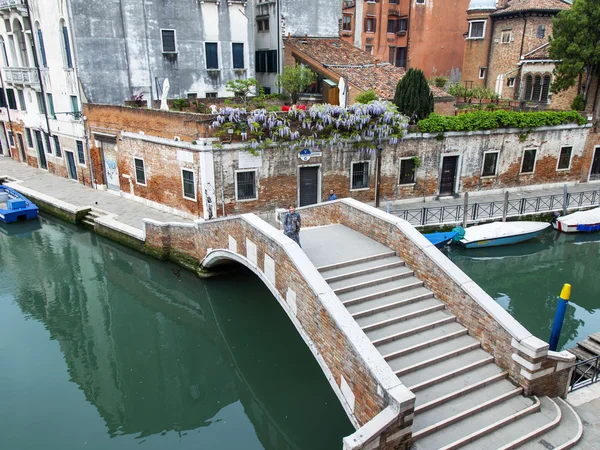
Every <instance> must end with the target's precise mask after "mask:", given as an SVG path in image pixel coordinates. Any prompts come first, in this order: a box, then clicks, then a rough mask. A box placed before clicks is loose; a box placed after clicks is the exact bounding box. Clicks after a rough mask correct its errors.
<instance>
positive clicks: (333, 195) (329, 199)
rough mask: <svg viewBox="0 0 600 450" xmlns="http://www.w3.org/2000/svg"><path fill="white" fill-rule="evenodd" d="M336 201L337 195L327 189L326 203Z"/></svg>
mask: <svg viewBox="0 0 600 450" xmlns="http://www.w3.org/2000/svg"><path fill="white" fill-rule="evenodd" d="M333 200H337V195H335V191H334V190H333V189H329V198H328V199H327V201H330V202H331V201H333Z"/></svg>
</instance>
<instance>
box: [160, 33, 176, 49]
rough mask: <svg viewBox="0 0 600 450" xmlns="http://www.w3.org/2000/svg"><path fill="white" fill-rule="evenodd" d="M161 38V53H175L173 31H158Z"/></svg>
mask: <svg viewBox="0 0 600 450" xmlns="http://www.w3.org/2000/svg"><path fill="white" fill-rule="evenodd" d="M160 32H161V35H162V36H161V37H162V51H163V53H177V44H176V41H175V30H160Z"/></svg>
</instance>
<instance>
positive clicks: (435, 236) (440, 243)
mask: <svg viewBox="0 0 600 450" xmlns="http://www.w3.org/2000/svg"><path fill="white" fill-rule="evenodd" d="M457 234H458V232H456V231H454V230H453V231H447V232H445V233H441V232H439V231H436V232H435V233H427V234H424V235H423V236H425V237H426V238H427V240H428V241H429V242H431V243H432V244H433V245H435V246H436V247H437V248H444V246H445V245H446V244H447V243H449V242H450V241H451V240H452V239H454V236H456V235H457Z"/></svg>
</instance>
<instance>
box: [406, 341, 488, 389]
mask: <svg viewBox="0 0 600 450" xmlns="http://www.w3.org/2000/svg"><path fill="white" fill-rule="evenodd" d="M493 360H494V358H493V356H490V355H489V354H488V353H486V352H485V351H484V350H482V349H481V348H475V349H473V350H472V351H470V352H466V353H462V354H460V355H458V356H456V357H455V358H452V359H450V360H444V361H440V362H438V363H433V364H431V365H429V366H426V367H422V368H420V369H419V370H415V371H414V372H411V373H405V374H403V375H402V376H400V377H399V378H400V381H402V383H403V384H404V385H406V386H408V388H409V389H410V390H411V391H413V392H417V391H418V390H419V389H420V388H423V387H426V386H430V385H431V384H434V383H437V382H439V381H440V380H443V379H448V378H452V377H456V376H460V375H461V374H462V373H464V372H463V371H464V370H470V369H471V368H473V367H474V366H476V365H480V364H481V365H483V364H488V363H491V362H492V361H493Z"/></svg>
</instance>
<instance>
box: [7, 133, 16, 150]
mask: <svg viewBox="0 0 600 450" xmlns="http://www.w3.org/2000/svg"><path fill="white" fill-rule="evenodd" d="M8 142H9V143H10V146H11V147H14V146H15V135H14V134H13V132H12V131H9V132H8Z"/></svg>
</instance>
